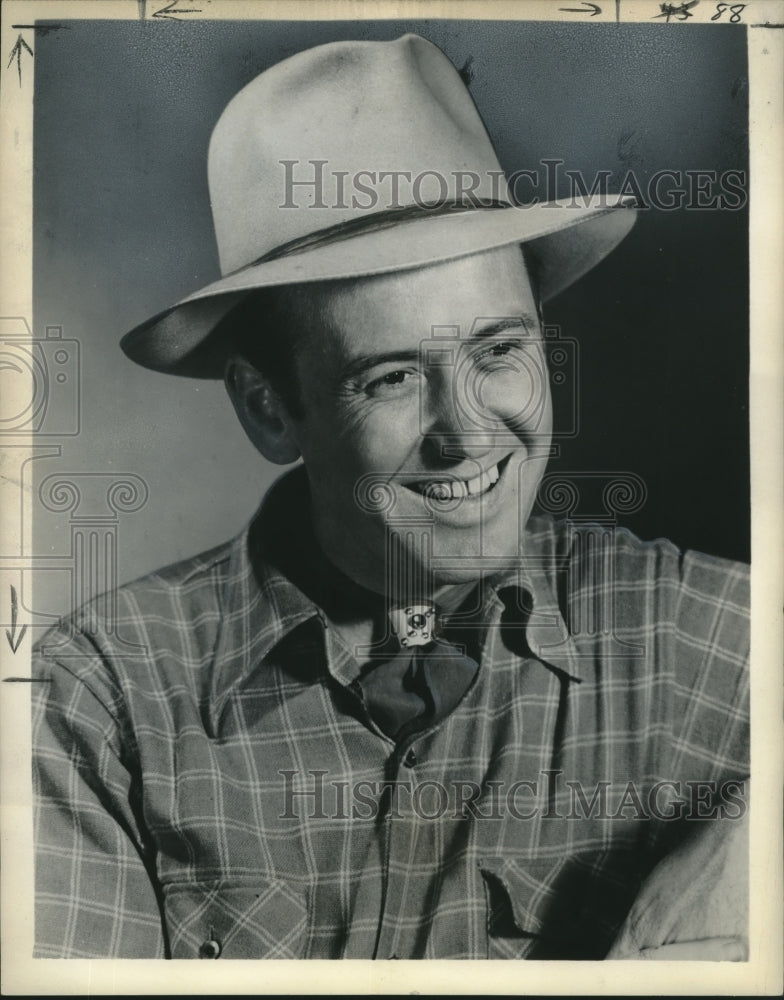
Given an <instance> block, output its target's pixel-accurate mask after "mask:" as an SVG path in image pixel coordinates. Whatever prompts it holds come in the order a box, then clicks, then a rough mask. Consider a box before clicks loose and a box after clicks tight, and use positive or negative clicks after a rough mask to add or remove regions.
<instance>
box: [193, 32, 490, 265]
mask: <svg viewBox="0 0 784 1000" xmlns="http://www.w3.org/2000/svg"><path fill="white" fill-rule="evenodd" d="M208 174H209V185H210V198H211V202H212V212H213V221H214V225H215V234H216V239H217V242H218V253H219V257H220V265H221V270H222V272H223V274H228V273H230V272H232V271H235V270H237V269H239V268H242V267H245V266H247V265H248V264H250V263H252V262H253V261H255V260H257V259H258V258H260V257H262V256H264V255H265V254H268V253H270V252H272V251H273V250H275V249H276V248H277V247H280V246H281V245H285V244H287V243H289V242H290V241H293V240H298V239H302V238H303V237H307V236H308V235H309V234H312V233H315V232H318V231H320V230H323V229H325V228H327V227H329V226H333V225H335V224H338V223H345V222H348V221H350V220H355V219H357V218H359V217H367V216H368V215H369V213H371V212H380V211H384V210H385V209H390V208H392V209H394V208H399V207H401V206H407V205H413V204H434V203H435V204H437V203H442V204H443V203H444V202H451V201H461V200H466V196H468V197H470V198H471V199H486V200H498V199H499V198H501V199H506V198H507V188H506V183H505V180H504V178H503V173H502V170H501V167H500V164H499V162H498V159H497V157H496V154H495V151H494V149H493V146H492V144H491V142H490V139H489V137H488V135H487V131H486V129H485V127H484V124H483V123H482V120H481V118H480V116H479V113H478V112H477V110H476V107H475V105H474V102H473V100H472V98H471V96H470V94H469V93H468V90H467V88H466V87H465V85H464V83H463V81H462V79H461V77H460V74H459V73H458V72H457V70H456V69H455V68H454V66H453V65H452V63H451V62H450V61H449V59H448V58H447V57H446V56H445V55H444V54H443V52H441V50H440V49H438V48H437V47H436V46H435V45H433V44H432V43H431V42H428V41H426V40H425V39H424V38H421V37H419V36H418V35H404V36H403V37H402V38H399V39H397V40H396V41H393V42H366V41H349V42H333V43H329V44H327V45H320V46H318V47H316V48H313V49H309V50H307V51H305V52H300V53H298V54H297V55H294V56H291V57H290V58H289V59H286V60H284V61H283V62H281V63H277V64H276V65H274V66H272V67H271V68H270V69H268V70H266V71H265V72H263V73H261V74H260V75H259V76H258V77H256V78H255V79H254V80H252V81H251V82H250V83H249V84H247V86H246V87H244V88H243V90H241V91H240V92H239V93H238V94H237V95H236V96H235V97H234V98H233V99H232V101H230V103H229V104H228V105H227V107H226V109H225V110H224V112H223V114H222V115H221V117H220V119H219V120H218V123H217V124H216V126H215V129H214V131H213V134H212V139H211V141H210V150H209V159H208Z"/></svg>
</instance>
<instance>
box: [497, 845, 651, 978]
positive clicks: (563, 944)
mask: <svg viewBox="0 0 784 1000" xmlns="http://www.w3.org/2000/svg"><path fill="white" fill-rule="evenodd" d="M479 869H480V871H481V874H482V878H483V880H484V886H485V900H486V904H487V942H488V944H487V957H488V958H526V959H560V960H580V959H583V960H586V959H587V960H596V959H602V958H604V956H605V955H606V953H607V951H608V950H609V948H610V945H611V944H612V941H613V938H614V936H615V933H616V932H617V929H618V927H619V926H620V924H621V923H622V921H623V918H624V916H625V915H626V913H627V912H628V909H629V907H630V906H631V904H632V901H633V899H634V895H635V892H636V890H637V887H638V885H639V876H638V875H637V873H636V871H635V870H634V869H635V865H634V859H633V858H632V857H631V856H626V852H621V853H620V854H618V853H616V852H611V851H591V852H582V853H579V854H575V855H567V856H565V857H562V858H556V859H553V858H548V859H539V860H531V861H529V860H526V859H520V858H509V857H498V856H496V857H485V858H482V859H481V860H480V861H479Z"/></svg>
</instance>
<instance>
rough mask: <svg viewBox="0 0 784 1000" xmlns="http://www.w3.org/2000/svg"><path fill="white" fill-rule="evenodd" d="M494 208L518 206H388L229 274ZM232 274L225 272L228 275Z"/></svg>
mask: <svg viewBox="0 0 784 1000" xmlns="http://www.w3.org/2000/svg"><path fill="white" fill-rule="evenodd" d="M494 208H502V209H503V208H514V206H513V205H512V204H511V202H508V201H496V200H491V199H481V198H478V199H476V200H475V201H473V202H460V201H453V202H434V203H432V204H428V203H426V202H423V203H421V204H416V205H396V206H395V207H394V208H386V209H383V210H382V211H380V212H372V213H370V214H369V215H363V216H361V217H360V218H358V219H347V220H345V221H344V222H338V223H336V224H335V225H334V226H327V227H326V228H325V229H317V230H315V231H314V232H312V233H308V234H307V236H298V237H297V238H296V239H293V240H289V241H288V242H287V243H282V244H281V245H280V246H278V247H275V248H274V249H273V250H270V251H269V252H268V253H265V254H263V255H262V256H261V257H257V258H256V260H253V261H251V262H250V264H245V265H244V266H243V267H238V268H236V269H235V270H234V271H230V272H229V274H238V273H239V272H240V271H244V270H245V269H246V268H248V267H256V266H257V265H259V264H267V263H268V262H269V261H272V260H280V258H281V257H291V256H293V255H295V254H298V253H303V252H304V251H305V250H316V249H318V248H320V247H325V246H329V245H330V244H332V243H340V242H342V241H343V240H348V239H352V238H353V237H355V236H364V235H365V234H367V233H376V232H378V231H379V230H381V229H392V228H393V227H394V226H398V225H400V224H401V223H403V222H410V221H412V220H414V219H420V218H423V217H424V216H430V217H433V216H438V215H448V214H449V213H451V212H470V211H474V210H476V209H480V210H484V209H494ZM229 274H226V275H224V277H228V276H229Z"/></svg>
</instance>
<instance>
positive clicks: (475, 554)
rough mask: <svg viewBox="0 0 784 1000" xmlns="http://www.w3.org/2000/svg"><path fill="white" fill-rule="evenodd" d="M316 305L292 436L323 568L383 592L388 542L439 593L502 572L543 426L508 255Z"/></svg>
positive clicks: (536, 356) (532, 484) (527, 499)
mask: <svg viewBox="0 0 784 1000" xmlns="http://www.w3.org/2000/svg"><path fill="white" fill-rule="evenodd" d="M315 294H316V298H317V301H316V303H315V305H316V308H317V309H320V310H321V313H322V317H323V320H324V322H323V323H319V324H318V326H319V329H318V330H317V331H306V332H305V340H304V344H303V349H302V350H301V352H300V355H299V358H298V363H297V375H298V378H299V388H300V395H301V397H302V400H303V413H302V415H301V418H300V419H296V420H293V421H292V433H293V435H294V437H295V439H296V443H297V445H298V447H299V450H300V452H301V454H302V457H303V460H304V463H305V467H306V470H307V474H308V477H309V481H310V486H311V493H312V501H313V516H314V527H315V531H316V535H317V538H318V539H319V542H320V544H321V546H322V548H323V550H324V552H325V554H326V555H327V557H328V558H329V559H330V560H331V561H332V562H333V563H334V564H335V565H336V566H337V567H338V568H339V569H341V570H342V571H343V572H344V573H345V574H346V575H348V576H349V577H351V578H352V579H354V580H355V581H357V582H358V583H360V584H362V585H363V586H365V587H368V588H370V589H373V590H376V591H377V592H382V593H383V592H385V590H386V589H387V588H388V586H389V584H388V582H387V581H388V568H387V565H386V561H387V558H388V557H387V552H388V551H389V546H388V540H387V536H388V532H389V531H392V532H394V533H395V534H396V535H397V536H398V537H397V540H396V543H395V544H396V548H397V553H398V558H402V560H403V562H407V563H408V564H409V565H408V570H409V571H411V570H413V571H419V570H421V569H422V567H423V566H424V565H425V564H426V563H427V562H428V560H429V562H430V566H431V568H432V570H433V573H434V579H435V581H436V584H437V586H436V592H438V590H439V589H440V588H442V587H443V586H445V585H449V584H457V583H465V582H468V581H473V580H476V579H478V578H479V576H480V575H481V574H482V573H483V572H492V571H493V570H497V569H498V568H500V566H501V565H502V564H503V561H504V560H506V561H507V564H508V562H509V560H510V559H513V558H514V557H516V556H517V555H519V553H520V551H521V532H522V528H523V526H524V525H525V522H526V520H527V519H528V515H529V513H530V511H531V507H532V505H533V502H534V497H535V494H536V490H537V487H538V485H539V482H540V480H541V477H542V473H543V471H544V467H545V464H546V461H547V455H548V453H549V446H550V438H551V429H552V415H551V404H550V394H549V386H548V379H547V374H546V367H545V356H544V350H543V345H542V342H541V328H540V323H539V320H538V317H537V304H536V302H535V300H534V296H533V293H532V291H531V285H530V282H529V279H528V276H527V273H526V270H525V266H524V264H523V259H522V255H521V253H520V250H519V248H518V247H517V246H514V247H505V248H502V249H499V250H493V251H489V252H485V253H482V254H477V255H474V256H471V257H467V258H463V259H460V260H457V261H451V262H447V263H444V264H439V265H434V266H431V267H427V268H420V269H416V270H411V271H404V272H398V273H394V274H388V275H381V276H377V277H371V278H366V279H363V280H360V281H356V282H352V283H349V282H341V283H338V284H332V285H323V286H319V287H318V289H317V290H316V292H315ZM423 536H426V539H427V540H426V541H424V542H423ZM428 549H429V552H428V551H427V550H428ZM397 565H398V568H397V570H396V571H397V572H401V571H402V567H401V565H400V563H398V564H397ZM407 599H408V598H407Z"/></svg>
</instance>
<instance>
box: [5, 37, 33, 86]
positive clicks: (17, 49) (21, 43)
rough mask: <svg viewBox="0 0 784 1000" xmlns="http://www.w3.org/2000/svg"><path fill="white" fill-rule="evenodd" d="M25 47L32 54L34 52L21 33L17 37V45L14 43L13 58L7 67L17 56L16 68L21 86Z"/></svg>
mask: <svg viewBox="0 0 784 1000" xmlns="http://www.w3.org/2000/svg"><path fill="white" fill-rule="evenodd" d="M23 48H24V49H27V51H28V52H29V53H30V55H32V54H33V50H32V49H31V48H30V46H29V45H28V44H27V42H26V41H25V40H24V38H22V36H21V35H19V37H18V38H17V39H16V45H14V47H13V48H12V49H11V58H10V59H9V60H8V66H6V69H8V68H9V66H10V65H11V63H12V62H13V61H14V56H16V68H17V71H18V73H19V86H20V87H21V86H22V49H23Z"/></svg>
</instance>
